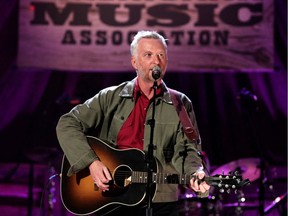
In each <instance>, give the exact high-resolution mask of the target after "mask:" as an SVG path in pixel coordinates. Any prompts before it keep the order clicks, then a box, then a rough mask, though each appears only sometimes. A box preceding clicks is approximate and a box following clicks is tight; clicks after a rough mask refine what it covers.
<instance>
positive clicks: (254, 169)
mask: <svg viewBox="0 0 288 216" xmlns="http://www.w3.org/2000/svg"><path fill="white" fill-rule="evenodd" d="M235 171H238V172H239V175H242V178H243V179H247V178H248V179H249V180H250V182H252V181H255V180H256V179H258V178H259V177H260V159H259V158H243V159H239V160H235V161H231V162H229V163H227V164H224V165H223V166H220V167H218V168H216V169H215V170H214V171H213V172H212V175H217V174H222V173H223V172H224V174H226V175H227V174H228V173H229V172H235Z"/></svg>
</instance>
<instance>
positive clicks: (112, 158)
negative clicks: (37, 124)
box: [60, 136, 249, 215]
mask: <svg viewBox="0 0 288 216" xmlns="http://www.w3.org/2000/svg"><path fill="white" fill-rule="evenodd" d="M87 140H88V143H89V144H90V146H91V148H92V149H93V150H94V151H95V152H97V155H98V156H99V158H100V159H101V161H102V162H103V163H104V164H105V165H106V166H107V167H108V169H109V170H110V172H111V174H112V177H113V180H112V181H111V182H110V183H109V184H110V187H109V191H105V192H103V191H101V190H99V189H98V187H97V186H96V185H95V184H94V182H93V179H92V177H91V176H90V171H89V169H88V168H86V169H83V170H82V171H80V172H78V173H77V174H74V175H72V176H70V177H68V176H67V175H66V173H67V172H68V169H69V167H70V164H69V162H68V160H67V158H66V157H65V156H64V157H63V161H62V168H61V171H62V175H61V183H60V191H61V199H62V203H63V205H64V206H65V208H66V209H67V210H68V211H70V212H72V213H73V214H78V215H87V214H92V213H97V215H98V214H99V215H101V214H104V213H107V212H109V211H112V210H113V209H115V208H118V207H119V206H121V205H125V206H135V205H138V204H141V203H143V202H144V201H145V195H146V186H147V185H146V184H147V175H148V173H147V164H146V162H145V152H144V151H141V150H139V149H125V150H119V149H115V148H113V147H111V146H109V145H108V144H107V143H105V142H104V141H102V140H100V139H98V138H96V137H92V136H88V137H87ZM192 177H193V176H191V175H186V174H185V175H179V174H171V173H161V172H159V170H158V166H157V162H156V159H154V160H153V175H152V182H153V187H152V194H153V195H155V191H156V188H157V184H183V185H187V184H189V182H190V179H191V178H192ZM204 180H205V181H206V182H207V183H208V184H210V185H211V186H214V187H218V188H221V190H226V191H227V190H231V189H233V190H237V189H238V188H240V187H242V186H244V185H247V184H249V180H248V179H247V180H244V181H243V180H242V177H241V176H240V175H235V174H233V175H214V176H209V177H208V176H207V177H205V179H204Z"/></svg>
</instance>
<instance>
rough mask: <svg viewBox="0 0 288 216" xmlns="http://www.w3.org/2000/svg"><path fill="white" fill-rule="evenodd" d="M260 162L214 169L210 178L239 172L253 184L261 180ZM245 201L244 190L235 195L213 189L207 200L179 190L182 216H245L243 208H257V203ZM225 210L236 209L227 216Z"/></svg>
mask: <svg viewBox="0 0 288 216" xmlns="http://www.w3.org/2000/svg"><path fill="white" fill-rule="evenodd" d="M260 162H261V161H260V159H259V158H244V159H239V160H235V161H231V162H229V163H227V164H224V165H223V166H220V167H218V168H216V169H214V170H213V171H212V172H211V174H210V176H214V175H218V174H223V175H224V174H227V173H234V172H237V173H238V174H239V175H241V176H242V179H249V180H250V183H253V182H255V181H256V180H258V179H259V178H260V175H261V170H260ZM225 198H226V200H225ZM227 201H228V202H227ZM231 201H232V203H231ZM245 201H246V199H245V194H244V193H243V190H242V188H239V189H238V190H237V192H236V191H235V193H229V194H222V193H221V192H220V191H219V190H216V188H214V187H211V188H210V193H209V196H208V197H207V198H197V196H196V194H195V193H194V192H193V191H191V190H190V189H184V188H179V201H178V204H179V205H178V206H179V214H180V216H192V215H193V216H210V215H211V216H212V215H213V216H214V215H215V216H218V215H243V208H248V207H249V208H253V207H255V208H257V203H256V204H255V203H254V204H251V203H248V202H245ZM225 208H229V209H230V210H231V208H234V210H233V213H232V214H231V212H230V213H229V214H226V213H225ZM226 212H227V211H226Z"/></svg>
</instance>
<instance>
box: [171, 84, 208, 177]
mask: <svg viewBox="0 0 288 216" xmlns="http://www.w3.org/2000/svg"><path fill="white" fill-rule="evenodd" d="M168 89H169V92H170V95H171V100H172V102H173V104H174V106H175V108H176V111H177V113H178V116H179V118H180V121H181V123H182V126H183V129H184V133H185V134H186V136H187V137H188V138H189V139H190V140H191V141H194V142H195V146H196V148H197V154H198V155H199V156H200V157H201V159H202V164H203V166H204V169H205V170H206V171H207V173H208V174H209V169H208V167H207V164H206V161H205V160H204V156H203V153H202V150H201V148H199V146H198V144H199V142H200V137H199V133H198V131H197V130H196V128H195V127H194V125H193V124H192V122H191V119H190V117H189V115H188V113H187V110H186V108H185V106H184V104H183V101H182V100H181V98H180V93H179V92H178V91H176V90H174V89H170V88H168ZM182 156H183V163H184V161H185V157H186V156H187V154H185V153H184V155H182ZM182 167H183V169H184V166H182ZM182 172H183V173H184V170H182Z"/></svg>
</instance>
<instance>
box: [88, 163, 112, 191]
mask: <svg viewBox="0 0 288 216" xmlns="http://www.w3.org/2000/svg"><path fill="white" fill-rule="evenodd" d="M89 170H90V174H91V177H92V179H93V181H94V184H96V185H97V187H98V188H99V189H100V190H102V191H103V192H105V191H108V190H109V185H108V183H109V181H111V180H112V177H111V175H110V172H109V170H108V168H107V167H106V166H105V165H104V164H103V163H102V162H101V161H100V160H95V161H94V162H93V163H92V164H90V166H89Z"/></svg>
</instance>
